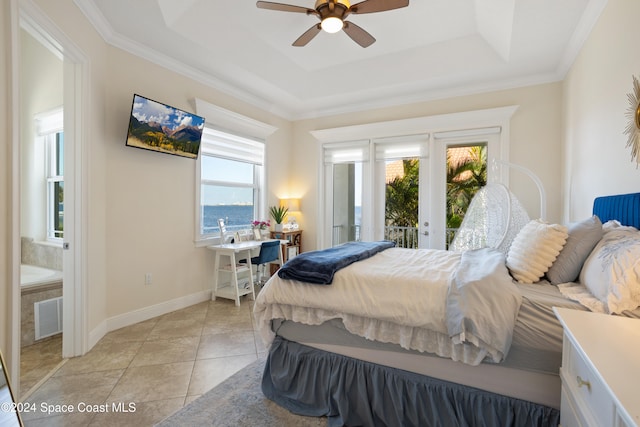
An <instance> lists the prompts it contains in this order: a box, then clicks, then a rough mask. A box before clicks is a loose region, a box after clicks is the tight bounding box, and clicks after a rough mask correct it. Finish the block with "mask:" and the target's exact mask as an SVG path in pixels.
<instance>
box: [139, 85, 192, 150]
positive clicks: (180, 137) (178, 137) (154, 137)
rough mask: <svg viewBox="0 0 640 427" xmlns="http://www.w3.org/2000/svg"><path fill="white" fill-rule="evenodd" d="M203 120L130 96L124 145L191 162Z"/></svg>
mask: <svg viewBox="0 0 640 427" xmlns="http://www.w3.org/2000/svg"><path fill="white" fill-rule="evenodd" d="M203 128H204V118H202V117H200V116H196V115H195V114H191V113H187V112H186V111H182V110H179V109H177V108H173V107H170V106H168V105H166V104H162V103H160V102H156V101H153V100H151V99H148V98H145V97H143V96H140V95H133V106H132V107H131V119H130V120H129V132H128V133H127V144H126V145H128V146H130V147H136V148H143V149H145V150H152V151H158V152H161V153H167V154H174V155H177V156H183V157H189V158H192V159H195V158H197V157H198V151H199V150H200V141H201V139H202V129H203Z"/></svg>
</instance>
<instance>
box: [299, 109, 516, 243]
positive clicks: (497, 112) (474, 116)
mask: <svg viewBox="0 0 640 427" xmlns="http://www.w3.org/2000/svg"><path fill="white" fill-rule="evenodd" d="M517 109H518V106H517V105H511V106H506V107H498V108H489V109H485V110H474V111H465V112H460V113H450V114H440V115H434V116H424V117H416V118H411V119H403V120H394V121H388V122H377V123H368V124H363V125H353V126H344V127H339V128H331V129H321V130H314V131H311V132H310V133H311V135H312V136H313V137H314V138H315V139H316V140H317V141H318V152H319V153H322V145H323V144H325V143H331V142H334V143H335V142H343V141H356V140H373V139H379V138H391V137H398V136H402V135H417V134H430V135H431V142H430V148H429V158H430V159H431V160H430V161H429V162H428V163H429V171H428V175H429V178H427V180H428V181H429V182H431V181H432V180H434V179H436V177H437V176H438V174H440V176H442V174H443V173H445V172H446V171H444V168H445V167H446V150H445V151H444V156H445V157H444V158H445V160H444V161H438V160H437V157H438V156H439V154H437V153H436V151H437V148H438V147H437V145H438V144H437V143H436V142H435V138H434V137H433V135H434V134H435V135H438V134H442V133H444V132H454V131H455V132H458V133H459V134H460V135H461V136H464V134H465V132H466V131H467V130H469V131H470V132H474V133H477V132H478V130H479V129H484V128H491V127H499V128H500V129H501V132H500V136H499V138H498V139H497V146H496V148H495V150H494V154H491V155H490V158H489V159H487V160H488V161H491V159H492V158H496V159H498V160H503V161H508V160H509V134H510V126H509V123H510V120H511V117H512V116H513V114H514V113H515V111H516V110H517ZM451 135H453V134H451ZM318 158H319V160H318V162H319V170H321V171H323V175H324V171H325V168H324V159H323V156H322V154H320V155H319V156H318ZM422 169H423V168H421V170H422ZM445 176H446V175H445ZM325 178H326V177H325ZM420 178H421V179H422V176H421V177H420ZM496 180H497V181H498V182H503V183H508V170H507V168H503V169H502V170H501V171H500V172H499V176H498V177H497V178H496ZM326 185H327V179H322V178H321V179H319V187H320V188H319V191H318V206H326V202H327V201H326V200H325V197H326ZM445 198H446V191H445V190H443V191H442V192H432V194H429V200H430V202H429V205H430V206H437V205H438V204H439V203H444V201H443V200H444V199H445ZM363 203H364V202H363ZM363 210H364V207H363ZM328 214H329V211H328V209H324V212H322V211H321V214H320V215H321V217H320V218H319V221H318V222H319V224H320V226H321V227H322V229H321V232H319V233H318V241H317V247H318V248H325V247H327V246H326V245H327V244H328V243H329V242H330V240H327V230H326V229H327V227H329V224H330V217H329V216H328ZM438 215H439V216H440V217H442V218H440V217H439V216H438ZM445 215H446V214H445V212H444V211H443V212H429V213H428V217H429V218H430V222H432V221H435V222H434V223H438V221H440V223H444V224H446V219H445V218H444V217H445ZM422 218H424V216H422V213H421V221H424V219H422ZM429 241H430V243H429V244H430V246H431V247H436V248H437V247H439V246H438V243H437V242H442V248H444V242H445V233H444V229H443V230H442V231H440V230H436V228H435V227H433V228H431V227H430V230H429Z"/></svg>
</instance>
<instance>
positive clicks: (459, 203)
mask: <svg viewBox="0 0 640 427" xmlns="http://www.w3.org/2000/svg"><path fill="white" fill-rule="evenodd" d="M446 150H447V202H446V203H447V230H446V247H447V248H448V247H449V244H450V243H451V241H452V240H453V237H454V236H455V233H456V231H457V230H458V228H460V224H462V220H463V219H464V215H465V213H466V212H467V209H468V208H469V204H470V203H471V199H473V196H475V194H476V193H477V191H478V190H479V189H480V188H481V187H484V186H485V185H487V143H486V142H482V143H474V144H470V145H447V148H446Z"/></svg>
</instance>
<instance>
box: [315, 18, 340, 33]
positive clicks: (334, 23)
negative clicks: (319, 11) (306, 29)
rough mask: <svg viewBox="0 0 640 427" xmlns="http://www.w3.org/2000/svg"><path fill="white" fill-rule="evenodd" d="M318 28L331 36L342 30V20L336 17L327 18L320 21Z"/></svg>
mask: <svg viewBox="0 0 640 427" xmlns="http://www.w3.org/2000/svg"><path fill="white" fill-rule="evenodd" d="M320 26H321V27H322V29H323V30H325V31H326V32H327V33H331V34H333V33H337V32H338V31H340V30H341V29H342V27H343V26H344V22H342V19H340V18H338V17H336V16H328V17H326V18H324V19H323V20H322V22H321V23H320Z"/></svg>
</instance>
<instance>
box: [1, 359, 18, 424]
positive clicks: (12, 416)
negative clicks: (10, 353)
mask: <svg viewBox="0 0 640 427" xmlns="http://www.w3.org/2000/svg"><path fill="white" fill-rule="evenodd" d="M0 368H1V369H2V375H0V426H3V427H5V426H6V427H10V426H19V427H22V426H23V424H22V418H20V413H19V412H18V407H19V404H18V402H17V401H16V399H15V396H14V394H13V390H12V389H11V382H10V381H9V375H8V374H7V365H6V364H5V363H4V357H2V352H0Z"/></svg>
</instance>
